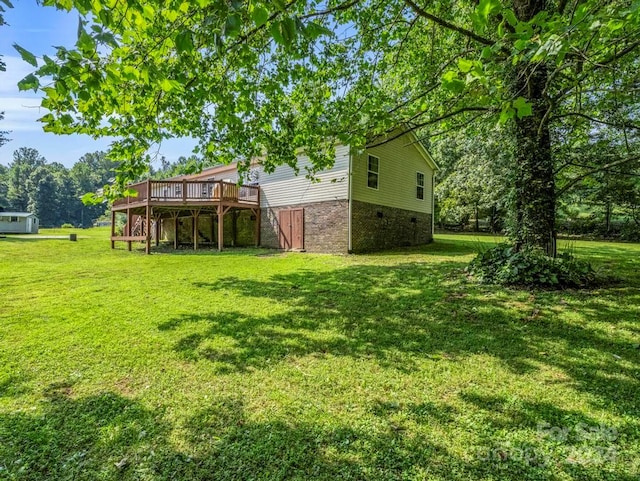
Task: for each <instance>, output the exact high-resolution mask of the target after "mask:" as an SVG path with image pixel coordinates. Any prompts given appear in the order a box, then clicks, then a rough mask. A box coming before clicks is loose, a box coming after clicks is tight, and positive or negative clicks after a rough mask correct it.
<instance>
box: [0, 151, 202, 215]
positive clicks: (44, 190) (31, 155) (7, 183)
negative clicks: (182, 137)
mask: <svg viewBox="0 0 640 481" xmlns="http://www.w3.org/2000/svg"><path fill="white" fill-rule="evenodd" d="M159 164H160V165H159V166H158V167H159V168H158V169H154V168H153V167H151V168H150V172H149V174H148V175H149V176H151V177H153V178H166V177H171V176H173V175H179V174H182V173H187V172H191V171H196V170H197V169H200V168H201V162H200V161H199V160H198V159H197V158H195V157H190V158H186V157H180V158H179V159H178V161H177V162H173V163H172V162H168V161H167V160H166V159H165V158H164V157H162V158H161V159H160V162H159ZM117 167H118V163H117V162H113V161H111V160H109V159H108V157H107V155H106V153H105V152H100V151H99V152H92V153H87V154H85V155H83V156H82V157H81V158H80V159H79V160H78V161H77V162H76V163H75V164H74V165H73V166H72V167H71V168H67V167H65V166H64V165H62V164H60V163H58V162H47V160H46V159H45V158H44V157H43V156H42V155H41V154H40V153H39V152H38V151H37V150H36V149H32V148H28V147H21V148H19V149H17V150H16V151H15V152H14V153H13V160H12V162H11V163H9V166H8V167H7V166H4V165H1V164H0V211H16V212H32V213H34V214H35V215H37V216H38V218H39V219H40V225H41V226H43V227H57V226H60V225H62V224H72V225H74V226H78V227H89V226H91V225H93V223H94V222H95V220H96V219H98V218H100V217H101V216H103V215H104V214H105V211H107V210H108V205H107V204H99V205H84V204H83V202H82V200H81V199H82V196H83V195H84V194H86V193H87V192H96V191H99V190H100V189H101V188H102V187H103V186H104V185H105V184H108V183H109V182H111V181H112V180H113V177H114V176H115V169H116V168H117Z"/></svg>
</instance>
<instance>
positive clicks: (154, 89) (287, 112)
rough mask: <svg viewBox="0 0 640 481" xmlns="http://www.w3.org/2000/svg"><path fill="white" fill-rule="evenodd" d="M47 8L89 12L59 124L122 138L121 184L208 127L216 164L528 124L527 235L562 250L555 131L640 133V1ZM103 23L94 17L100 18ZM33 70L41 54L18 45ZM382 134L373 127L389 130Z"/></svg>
mask: <svg viewBox="0 0 640 481" xmlns="http://www.w3.org/2000/svg"><path fill="white" fill-rule="evenodd" d="M45 3H46V4H50V5H56V6H58V7H62V8H66V9H69V8H71V6H72V5H73V6H75V7H76V8H77V9H78V10H79V11H80V12H81V13H82V14H83V15H85V21H83V22H81V24H80V28H79V36H78V41H77V43H76V46H75V49H73V50H67V49H64V48H60V49H58V52H57V56H56V59H55V60H54V59H51V58H49V57H44V58H43V61H44V63H43V65H42V66H41V67H40V68H39V69H38V71H37V72H36V75H30V76H28V77H26V78H25V79H24V80H23V81H22V82H21V84H20V85H21V88H24V89H29V88H33V89H38V88H40V79H44V78H49V76H50V77H51V78H52V79H53V83H52V84H51V85H50V86H45V87H43V88H42V90H43V92H44V94H45V96H46V97H45V99H44V101H43V106H44V107H46V108H48V109H50V110H51V113H50V114H47V115H45V117H44V118H43V119H42V121H43V123H44V125H45V129H46V130H50V131H54V132H56V133H72V132H80V133H89V134H92V135H114V136H117V137H120V138H121V140H119V141H117V142H116V143H114V145H113V146H112V153H111V155H113V156H115V158H120V159H122V160H123V165H122V171H121V173H120V174H119V175H118V177H117V178H116V184H115V186H114V188H113V189H112V190H110V191H108V192H107V193H108V194H117V193H118V192H122V190H123V189H124V187H125V184H126V183H127V181H129V180H131V179H134V178H136V177H137V176H139V175H140V174H141V173H142V172H144V171H145V170H146V169H147V168H148V167H147V166H148V160H149V158H148V156H147V155H146V154H145V152H146V151H147V149H148V148H149V146H150V145H152V144H153V143H156V142H160V141H162V139H164V138H166V137H169V136H183V135H191V136H194V137H196V138H199V139H200V146H199V148H200V152H201V153H202V155H203V156H204V157H205V160H206V161H209V162H218V161H229V160H232V159H233V160H235V159H241V160H242V159H244V160H248V159H250V158H252V157H255V156H257V155H261V154H263V153H265V152H266V153H267V156H266V158H265V160H264V164H265V166H266V168H267V170H269V169H272V168H273V167H274V166H275V165H277V164H281V163H287V164H291V165H294V164H295V161H296V156H295V153H296V149H299V148H304V149H305V150H306V152H307V154H308V155H309V157H310V158H311V160H312V162H313V164H314V166H315V167H316V168H317V169H321V168H323V167H326V166H327V165H329V164H330V163H331V161H332V160H331V159H332V156H331V153H332V146H333V145H334V141H335V140H340V141H342V142H346V143H349V144H351V145H356V146H358V145H360V146H363V145H365V144H366V143H367V142H370V143H371V142H373V143H376V142H378V143H379V142H384V141H385V140H388V138H389V135H393V134H392V132H393V131H394V130H395V129H397V127H398V126H399V125H407V126H408V127H409V128H412V129H423V130H424V129H427V130H429V132H433V131H434V130H439V131H444V132H447V131H450V130H452V129H455V128H457V127H458V126H460V125H465V124H468V123H470V122H473V121H485V122H491V123H495V122H497V121H500V122H502V123H509V124H510V125H511V127H512V137H513V141H514V155H515V163H514V165H513V171H514V177H513V183H512V187H513V189H514V192H515V195H514V201H513V202H512V205H511V207H512V211H513V218H514V228H513V231H512V233H511V234H512V238H513V240H514V242H515V244H516V246H518V247H521V246H539V247H541V248H543V249H544V250H545V251H546V252H547V253H549V254H554V253H555V242H554V239H555V228H554V226H555V211H556V201H557V192H556V185H555V180H556V169H555V165H554V157H553V155H552V147H553V142H554V138H553V135H552V133H553V130H554V128H555V126H556V125H558V124H561V123H562V122H563V121H564V120H566V119H569V118H574V117H577V118H582V119H584V120H588V121H589V122H590V123H592V124H603V123H604V124H606V125H610V126H612V127H614V128H619V129H635V130H638V129H640V126H639V125H638V123H637V122H638V121H637V116H635V114H634V112H637V107H632V108H631V109H628V110H627V111H623V110H620V109H618V111H616V112H615V115H614V114H612V113H611V111H610V110H609V109H607V108H606V107H607V106H608V105H610V104H611V103H612V102H613V100H614V99H615V101H616V102H618V103H619V104H629V105H632V106H637V98H636V97H637V94H636V92H637V82H638V71H639V69H638V67H639V61H638V50H639V48H640V40H638V39H639V38H640V9H639V8H638V4H637V2H635V3H631V2H629V1H625V0H613V1H611V2H606V3H603V2H601V1H600V0H583V1H579V2H567V1H566V0H557V1H553V0H549V1H541V0H480V1H479V2H465V1H462V0H457V1H454V2H449V1H443V0H435V1H432V2H428V3H426V4H425V2H423V1H418V0H391V1H388V2H368V1H364V0H362V1H359V0H329V1H327V2H318V1H312V0H309V1H304V2H303V1H286V0H277V1H273V2H271V1H269V2H267V1H260V0H257V1H251V2H249V1H240V0H238V1H232V2H227V1H226V0H225V1H223V0H202V1H198V2H195V1H189V0H185V1H182V0H181V1H179V2H159V1H147V2H117V3H116V4H115V5H114V4H113V2H103V1H95V2H90V3H89V2H85V1H80V0H69V1H64V2H62V1H56V0H47V1H45ZM88 25H91V27H90V29H87V28H86V27H87V26H88ZM17 48H18V51H19V52H20V53H21V55H22V56H23V58H25V60H27V61H29V62H31V63H32V64H33V65H34V66H37V65H38V62H37V59H36V58H35V57H34V56H33V55H32V54H31V53H29V52H26V51H24V49H21V48H20V47H17ZM369 134H375V135H377V136H378V138H377V139H373V140H372V138H371V136H370V135H369Z"/></svg>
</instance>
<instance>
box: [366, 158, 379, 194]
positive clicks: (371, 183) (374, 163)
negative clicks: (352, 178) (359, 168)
mask: <svg viewBox="0 0 640 481" xmlns="http://www.w3.org/2000/svg"><path fill="white" fill-rule="evenodd" d="M379 175H380V159H379V158H378V157H376V156H374V155H370V156H369V160H368V163H367V187H369V188H370V189H377V188H378V177H379Z"/></svg>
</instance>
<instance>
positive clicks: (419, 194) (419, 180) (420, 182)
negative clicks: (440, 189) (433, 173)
mask: <svg viewBox="0 0 640 481" xmlns="http://www.w3.org/2000/svg"><path fill="white" fill-rule="evenodd" d="M416 199H420V200H424V174H423V173H422V172H416Z"/></svg>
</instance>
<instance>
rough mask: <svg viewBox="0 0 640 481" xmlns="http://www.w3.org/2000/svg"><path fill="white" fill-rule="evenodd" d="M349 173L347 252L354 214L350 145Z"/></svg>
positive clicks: (350, 151) (349, 250)
mask: <svg viewBox="0 0 640 481" xmlns="http://www.w3.org/2000/svg"><path fill="white" fill-rule="evenodd" d="M347 175H348V176H349V184H347V202H348V203H349V204H348V207H347V209H348V210H347V212H348V214H347V215H348V218H347V252H348V253H351V250H352V248H351V216H352V214H353V195H352V192H353V187H352V184H353V152H352V149H351V147H349V167H348V168H347Z"/></svg>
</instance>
